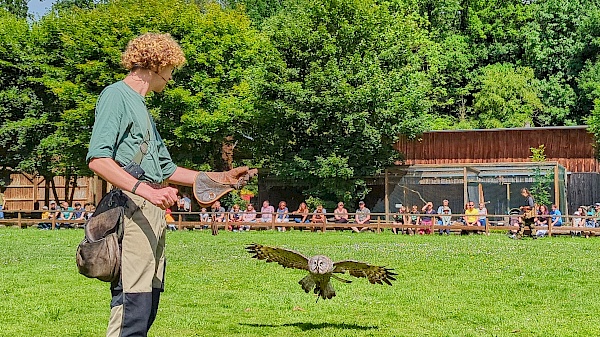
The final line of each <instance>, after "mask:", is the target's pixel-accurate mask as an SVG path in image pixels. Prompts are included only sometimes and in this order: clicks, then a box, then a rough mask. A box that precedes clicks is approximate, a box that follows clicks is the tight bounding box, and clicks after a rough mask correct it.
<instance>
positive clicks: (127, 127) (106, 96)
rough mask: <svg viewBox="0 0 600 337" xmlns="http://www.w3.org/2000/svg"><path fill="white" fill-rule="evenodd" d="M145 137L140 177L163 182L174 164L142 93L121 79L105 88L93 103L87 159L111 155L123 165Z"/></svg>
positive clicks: (131, 156) (136, 150) (173, 170)
mask: <svg viewBox="0 0 600 337" xmlns="http://www.w3.org/2000/svg"><path fill="white" fill-rule="evenodd" d="M148 131H150V132H149V137H148ZM148 138H149V141H148V152H147V153H146V155H145V156H144V157H143V158H142V162H141V166H142V169H144V171H145V174H144V177H143V179H144V180H149V181H153V182H162V181H164V180H166V179H167V178H169V177H170V176H171V175H172V174H173V172H175V169H176V168H177V165H175V163H173V160H171V155H170V154H169V151H168V150H167V148H166V147H165V144H164V142H163V140H162V138H161V137H160V135H159V134H158V131H157V130H156V125H155V124H154V120H153V119H152V116H151V115H150V114H149V113H148V110H147V109H146V102H145V100H144V96H142V95H140V94H139V93H138V92H136V91H135V90H133V89H132V88H131V87H130V86H128V85H127V84H125V82H123V81H119V82H117V83H114V84H111V85H109V86H108V87H106V88H105V89H104V90H103V91H102V93H101V94H100V97H98V103H97V104H96V119H95V121H94V129H93V130H92V137H91V139H90V147H89V150H88V154H87V157H86V160H87V161H88V162H89V161H90V160H91V159H92V158H113V159H114V160H115V161H116V162H117V163H119V164H120V165H121V166H125V165H127V164H129V163H130V162H131V161H132V160H133V157H134V156H135V155H136V154H137V153H138V151H139V150H140V145H141V144H142V142H144V140H145V139H148Z"/></svg>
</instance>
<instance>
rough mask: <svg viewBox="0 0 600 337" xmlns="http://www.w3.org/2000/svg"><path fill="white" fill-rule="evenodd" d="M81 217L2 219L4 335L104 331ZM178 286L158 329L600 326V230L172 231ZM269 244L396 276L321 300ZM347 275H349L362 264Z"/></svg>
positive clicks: (239, 332)
mask: <svg viewBox="0 0 600 337" xmlns="http://www.w3.org/2000/svg"><path fill="white" fill-rule="evenodd" d="M82 236H83V231H82V230H59V231H40V230H37V229H34V228H31V229H24V230H21V229H14V228H0V247H1V248H0V251H1V252H2V254H0V261H1V264H0V289H1V293H0V336H102V335H104V333H105V326H106V323H107V318H108V314H109V303H110V292H109V289H108V284H106V283H103V282H100V281H97V280H92V279H87V278H85V277H83V276H81V275H79V274H78V273H77V268H76V266H75V261H74V255H75V249H76V246H77V244H78V242H79V241H80V240H81V238H82ZM167 236H168V237H167V258H168V261H167V278H166V292H165V293H164V294H163V296H162V301H161V307H160V309H159V315H158V318H157V320H156V322H155V324H154V326H153V328H152V330H151V331H150V336H163V337H175V336H319V337H324V336H596V335H598V334H599V331H600V319H599V313H600V298H599V295H598V294H599V293H600V289H599V285H600V266H599V263H598V256H599V248H600V238H591V239H587V240H586V239H583V238H571V237H557V238H545V239H541V240H536V241H533V240H523V241H514V240H510V239H508V238H507V237H506V236H505V235H502V234H492V235H491V236H477V235H475V236H462V237H461V236H457V235H456V236H450V237H440V236H437V235H436V236H412V237H409V236H400V235H398V236H396V235H392V234H391V233H390V232H389V231H386V232H385V233H383V234H374V233H361V234H352V233H350V232H327V233H310V232H299V231H292V232H285V233H279V232H273V231H258V232H254V231H252V232H246V233H227V232H220V234H219V235H218V236H216V237H213V236H211V235H210V233H209V232H208V231H193V232H189V231H181V232H169V233H167ZM253 242H256V243H261V244H266V245H274V246H279V247H285V248H290V249H294V250H298V251H300V252H302V253H304V254H305V255H307V256H310V255H316V254H326V255H329V256H330V257H331V258H332V259H333V260H343V259H355V260H361V261H365V262H370V263H373V264H379V265H385V266H389V267H392V268H394V269H395V271H396V272H397V273H398V276H397V281H396V282H395V283H394V286H392V287H390V286H387V285H371V284H369V283H368V282H367V280H366V279H355V278H352V280H353V282H352V283H351V284H342V283H340V282H337V281H334V282H335V283H334V287H335V288H336V291H337V297H334V298H333V299H332V300H319V301H318V302H316V297H315V295H313V294H306V293H304V291H303V290H302V289H301V288H300V286H299V285H298V280H300V279H301V278H302V277H303V276H304V275H305V273H304V272H303V271H300V270H292V269H284V268H282V267H280V266H278V265H277V264H274V263H270V264H267V263H265V262H264V261H258V260H255V259H251V258H250V255H249V254H248V253H246V252H245V250H244V247H245V245H246V244H248V243H253ZM347 278H350V277H349V276H348V277H347Z"/></svg>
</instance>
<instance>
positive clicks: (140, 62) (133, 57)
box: [121, 33, 185, 70]
mask: <svg viewBox="0 0 600 337" xmlns="http://www.w3.org/2000/svg"><path fill="white" fill-rule="evenodd" d="M184 63H185V56H184V54H183V50H181V47H180V46H179V44H178V43H177V41H175V39H173V37H171V34H168V33H166V34H159V33H145V34H142V35H140V36H138V37H136V38H135V39H133V40H131V41H129V43H128V44H127V48H126V49H125V51H124V52H123V55H122V57H121V64H122V65H123V67H125V69H127V70H132V69H133V68H138V67H139V68H145V69H151V70H158V69H160V68H164V67H166V66H173V67H175V68H180V67H181V66H183V64H184Z"/></svg>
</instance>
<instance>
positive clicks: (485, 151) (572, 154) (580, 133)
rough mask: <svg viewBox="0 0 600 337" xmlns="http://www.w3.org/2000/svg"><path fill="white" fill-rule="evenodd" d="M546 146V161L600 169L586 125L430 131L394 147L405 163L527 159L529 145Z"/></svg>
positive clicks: (573, 168)
mask: <svg viewBox="0 0 600 337" xmlns="http://www.w3.org/2000/svg"><path fill="white" fill-rule="evenodd" d="M542 144H543V145H545V147H546V151H545V154H546V158H547V160H548V161H555V162H558V163H559V164H560V165H562V166H564V167H565V168H566V169H567V171H569V172H600V164H599V162H598V160H597V159H596V150H595V148H594V138H593V135H591V134H590V133H589V132H588V131H587V128H586V127H585V126H574V127H547V128H515V129H492V130H456V131H432V132H426V133H424V134H423V135H422V136H421V138H419V139H418V140H408V139H406V138H403V139H401V140H400V141H398V142H397V143H396V149H397V150H398V151H399V152H401V153H402V154H403V155H404V156H405V162H404V164H407V165H415V164H449V163H495V162H527V161H530V156H531V151H530V148H532V147H538V146H540V145H542Z"/></svg>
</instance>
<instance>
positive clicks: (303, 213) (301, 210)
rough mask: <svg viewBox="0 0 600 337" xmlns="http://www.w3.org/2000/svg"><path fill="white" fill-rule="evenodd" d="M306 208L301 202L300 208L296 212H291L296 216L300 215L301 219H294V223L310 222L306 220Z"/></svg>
mask: <svg viewBox="0 0 600 337" xmlns="http://www.w3.org/2000/svg"><path fill="white" fill-rule="evenodd" d="M308 213H309V211H308V207H307V206H306V203H305V202H301V203H300V206H298V210H297V211H294V212H292V214H298V215H301V216H302V217H300V218H294V221H296V222H297V223H308V222H310V220H309V219H308Z"/></svg>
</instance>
